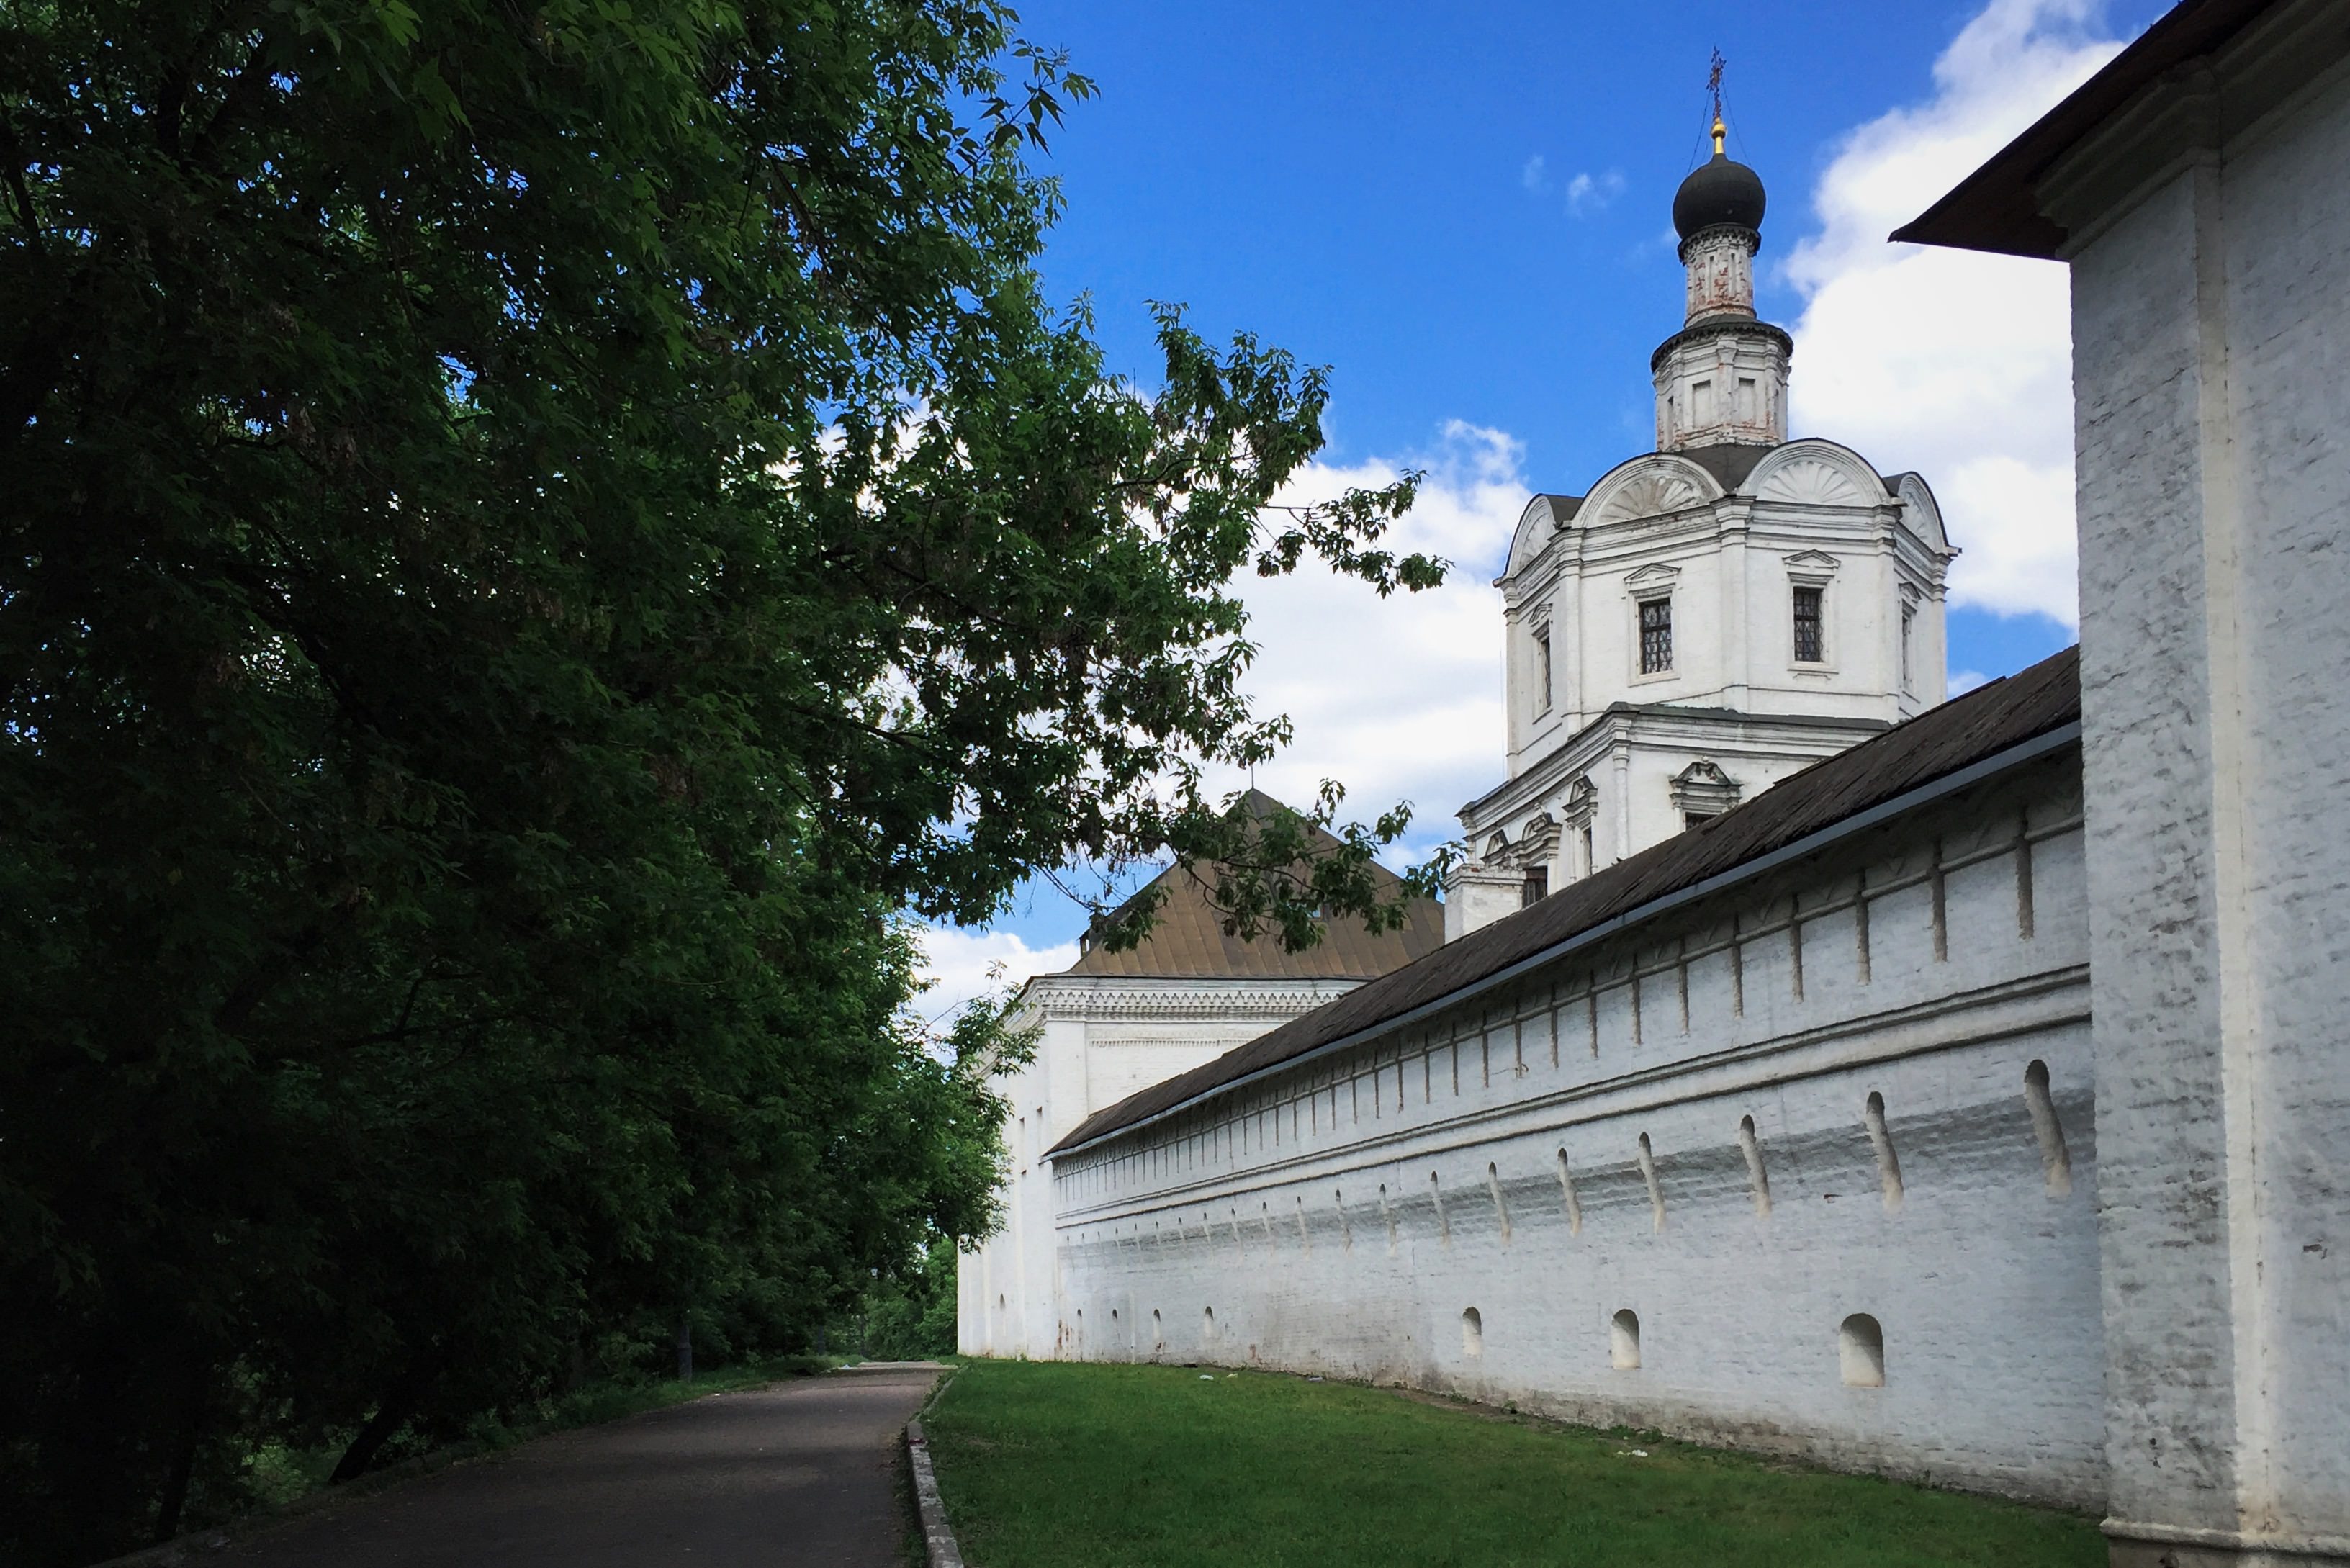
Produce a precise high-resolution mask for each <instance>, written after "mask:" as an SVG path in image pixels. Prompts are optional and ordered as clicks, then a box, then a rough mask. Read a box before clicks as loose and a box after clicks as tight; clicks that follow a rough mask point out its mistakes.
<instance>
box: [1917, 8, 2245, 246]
mask: <svg viewBox="0 0 2350 1568" xmlns="http://www.w3.org/2000/svg"><path fill="white" fill-rule="evenodd" d="M2278 3H2279V0H2186V3H2185V4H2183V5H2178V6H2176V7H2174V8H2172V9H2171V10H2170V11H2168V12H2166V13H2165V14H2164V15H2163V16H2162V17H2161V18H2160V19H2159V20H2158V21H2157V22H2156V23H2155V24H2154V26H2151V27H2148V28H2147V30H2146V31H2145V32H2144V33H2142V34H2140V35H2139V36H2138V37H2137V41H2136V42H2134V43H2132V44H2131V45H2130V46H2129V47H2127V48H2126V49H2124V50H2123V51H2122V52H2121V53H2120V54H2118V55H2116V56H2115V57H2113V58H2112V59H2111V60H2109V61H2107V62H2106V67H2105V68H2104V69H2103V70H2100V71H2099V72H2097V74H2096V75H2095V76H2093V77H2091V78H2089V79H2088V80H2087V81H2085V82H2083V83H2082V84H2081V85H2080V86H2079V87H2078V88H2074V91H2073V94H2072V96H2071V97H2069V98H2067V99H2064V102H2062V103H2060V104H2058V105H2057V106H2056V107H2055V108H2054V109H2050V110H2049V111H2048V112H2047V113H2046V114H2043V115H2042V116H2041V117H2040V119H2038V120H2036V121H2034V122H2033V125H2032V127H2031V129H2030V130H2026V131H2024V133H2023V134H2022V135H2021V136H2019V137H2017V138H2016V139H2015V140H2012V141H2011V142H2009V143H2008V144H2007V145H2006V146H2005V147H2003V148H2002V149H2001V150H2000V151H1997V152H1995V153H1993V154H1992V155H1991V161H1989V162H1987V163H1985V164H1984V165H1983V166H1982V167H1981V168H1980V169H1978V170H1976V171H1974V172H1973V173H1972V174H1970V175H1968V176H1967V177H1966V179H1965V180H1963V181H1962V182H1960V184H1959V185H1958V187H1957V188H1956V189H1955V190H1953V191H1951V192H1950V194H1949V195H1947V196H1944V197H1943V198H1942V199H1941V200H1940V201H1939V202H1935V203H1934V204H1933V205H1932V206H1931V207H1929V208H1928V209H1927V210H1926V211H1925V212H1924V213H1922V214H1920V215H1919V216H1918V217H1917V218H1915V219H1913V220H1912V221H1911V222H1909V223H1907V224H1905V225H1903V226H1902V227H1900V228H1898V229H1896V230H1894V231H1893V234H1892V236H1891V237H1892V238H1893V239H1895V240H1897V241H1906V242H1908V243H1909V244H1921V245H1949V246H1950V247H1952V248H1954V249H1958V250H1970V251H1995V252H1999V253H2001V254H2006V255H2018V256H2033V257H2036V258H2038V259H2040V260H2043V261H2054V260H2055V259H2057V258H2058V257H2059V256H2060V255H2062V254H2063V253H2064V244H2065V241H2066V239H2067V238H2068V237H2069V236H2068V235H2067V234H2066V233H2065V231H2064V226H2063V225H2062V224H2060V223H2057V222H2056V221H2055V220H2054V219H2053V218H2050V217H2049V216H2048V215H2047V214H2046V213H2043V212H2042V211H2041V210H2040V202H2039V197H2038V194H2037V192H2036V189H2035V188H2036V187H2037V186H2038V185H2039V183H2040V182H2041V181H2042V180H2043V178H2044V177H2045V176H2046V175H2047V173H2048V171H2049V170H2050V169H2051V168H2053V167H2054V165H2055V163H2056V161H2057V160H2058V159H2060V158H2062V157H2063V156H2064V154H2065V153H2066V152H2068V151H2071V150H2072V149H2073V148H2074V146H2075V145H2077V144H2078V143H2079V142H2080V141H2081V140H2083V139H2084V138H2085V137H2086V136H2088V135H2089V134H2090V133H2091V132H2093V131H2095V130H2096V129H2097V128H2098V127H2099V126H2101V125H2104V124H2105V123H2106V121H2107V120H2109V119H2112V118H2113V117H2114V116H2115V115H2116V114H2117V113H2119V112H2120V111H2121V110H2122V109H2124V108H2126V106H2127V105H2128V103H2129V101H2130V100H2131V99H2134V98H2136V97H2137V95H2138V93H2139V92H2141V91H2143V90H2144V89H2146V88H2148V87H2150V86H2153V85H2154V84H2155V83H2157V82H2158V81H2160V80H2161V79H2162V78H2164V77H2165V76H2166V75H2167V74H2168V72H2170V71H2172V70H2174V69H2176V68H2177V67H2180V66H2183V65H2185V64H2186V63H2187V62H2189V60H2193V59H2196V58H2198V57H2201V56H2204V55H2208V54H2210V53H2211V51H2212V50H2214V49H2217V48H2219V47H2220V46H2221V45H2223V44H2225V43H2226V42H2227V41H2228V40H2229V39H2230V38H2232V37H2234V36H2236V35H2237V34H2238V33H2241V32H2242V31H2243V30H2244V29H2245V28H2246V27H2247V26H2251V24H2252V23H2253V22H2254V21H2255V20H2257V19H2258V18H2259V17H2260V16H2261V14H2262V12H2265V11H2267V10H2270V9H2271V8H2272V7H2273V6H2274V5H2277V4H2278Z"/></svg>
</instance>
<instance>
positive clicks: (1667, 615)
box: [1640, 598, 1673, 675]
mask: <svg viewBox="0 0 2350 1568" xmlns="http://www.w3.org/2000/svg"><path fill="white" fill-rule="evenodd" d="M1672 667H1673V601H1672V600H1670V599H1669V598H1663V599H1642V600H1641V601H1640V673H1641V674H1643V675H1659V674H1662V673H1663V672H1664V671H1666V670H1670V669H1671V668H1672Z"/></svg>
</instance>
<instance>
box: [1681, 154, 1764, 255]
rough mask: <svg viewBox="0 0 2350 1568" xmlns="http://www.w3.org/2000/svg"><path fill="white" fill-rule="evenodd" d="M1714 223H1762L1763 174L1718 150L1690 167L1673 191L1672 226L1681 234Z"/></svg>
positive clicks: (1754, 226)
mask: <svg viewBox="0 0 2350 1568" xmlns="http://www.w3.org/2000/svg"><path fill="white" fill-rule="evenodd" d="M1717 223H1735V224H1737V225H1738V226H1739V227H1740V228H1742V229H1758V230H1759V229H1761V228H1762V226H1763V176H1761V175H1760V174H1757V173H1756V172H1754V171H1753V170H1752V169H1749V168H1748V167H1746V165H1745V164H1743V163H1741V162H1739V161H1736V160H1735V159H1733V158H1731V157H1729V156H1727V155H1726V154H1723V153H1720V152H1717V153H1715V154H1714V155H1713V158H1712V160H1711V161H1709V162H1705V163H1700V165H1698V167H1697V168H1695V169H1693V170H1691V171H1690V177H1689V178H1688V179H1686V180H1684V181H1682V182H1681V188H1680V189H1679V191H1677V192H1674V193H1673V227H1674V228H1675V229H1676V230H1678V231H1679V233H1680V236H1681V238H1683V239H1688V238H1689V237H1690V235H1691V234H1696V233H1697V232H1698V231H1699V230H1700V229H1710V228H1712V227H1713V226H1714V225H1715V224H1717Z"/></svg>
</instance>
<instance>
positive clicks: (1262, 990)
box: [1022, 975, 1362, 1020]
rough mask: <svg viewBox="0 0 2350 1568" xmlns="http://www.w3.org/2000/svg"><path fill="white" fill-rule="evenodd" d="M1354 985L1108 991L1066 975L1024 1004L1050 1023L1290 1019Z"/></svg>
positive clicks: (1239, 984) (1048, 981) (1143, 984)
mask: <svg viewBox="0 0 2350 1568" xmlns="http://www.w3.org/2000/svg"><path fill="white" fill-rule="evenodd" d="M1361 983H1362V982H1361V981H1352V980H1317V981H1263V982H1253V981H1222V982H1217V981H1211V982H1209V983H1207V984H1201V982H1200V981H1174V980H1170V981H1165V982H1163V983H1161V984H1156V985H1154V984H1152V983H1151V982H1150V981H1137V980H1124V981H1118V982H1116V983H1114V984H1108V985H1104V984H1100V983H1097V982H1093V981H1087V980H1083V979H1071V978H1069V977H1066V976H1061V975H1039V976H1038V977H1037V978H1036V979H1035V980H1034V981H1030V982H1029V985H1028V992H1027V994H1026V995H1025V996H1024V998H1022V1003H1023V1005H1024V1006H1025V1007H1027V1008H1030V1009H1033V1010H1034V1011H1035V1012H1038V1013H1041V1014H1042V1015H1043V1016H1044V1017H1045V1018H1047V1019H1055V1018H1082V1019H1088V1020H1094V1019H1113V1018H1177V1019H1200V1018H1233V1019H1260V1018H1274V1019H1286V1018H1292V1017H1295V1016H1296V1015H1297V1014H1298V1013H1301V1012H1312V1011H1313V1010H1314V1009H1315V1008H1317V1007H1319V1006H1321V1005H1322V1004H1323V1003H1324V1002H1329V1001H1331V1000H1332V999H1334V998H1336V997H1339V996H1343V995H1345V994H1346V993H1347V992H1349V991H1352V990H1354V989H1355V987H1356V986H1357V985H1359V984H1361Z"/></svg>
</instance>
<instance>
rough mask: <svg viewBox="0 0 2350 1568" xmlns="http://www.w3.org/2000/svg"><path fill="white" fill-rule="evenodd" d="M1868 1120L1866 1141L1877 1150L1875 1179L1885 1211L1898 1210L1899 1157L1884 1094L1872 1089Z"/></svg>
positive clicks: (1899, 1204)
mask: <svg viewBox="0 0 2350 1568" xmlns="http://www.w3.org/2000/svg"><path fill="white" fill-rule="evenodd" d="M1866 1116H1867V1120H1868V1141H1869V1143H1870V1145H1871V1146H1872V1147H1874V1148H1875V1149H1876V1150H1877V1185H1878V1187H1879V1188H1881V1189H1883V1190H1884V1193H1885V1211H1886V1212H1887V1214H1896V1213H1898V1212H1900V1210H1901V1201H1902V1198H1903V1196H1904V1192H1903V1189H1902V1185H1901V1158H1900V1157H1899V1156H1898V1154H1896V1153H1895V1152H1894V1149H1893V1129H1892V1128H1891V1127H1889V1126H1887V1123H1886V1120H1885V1096H1883V1095H1880V1094H1878V1093H1877V1091H1876V1090H1874V1089H1872V1090H1870V1091H1869V1094H1868V1106H1867V1109H1866Z"/></svg>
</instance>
